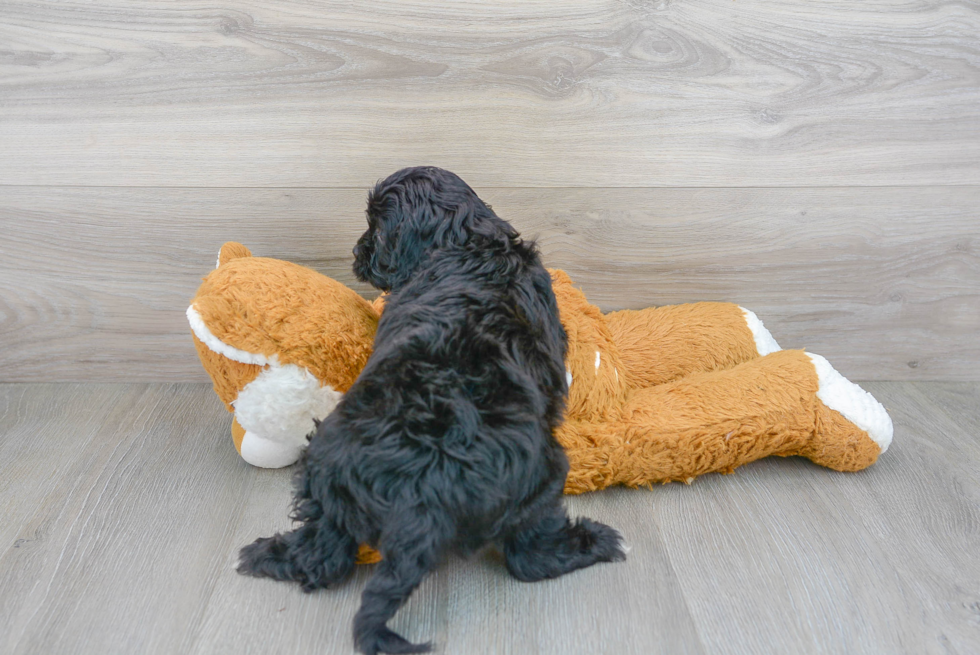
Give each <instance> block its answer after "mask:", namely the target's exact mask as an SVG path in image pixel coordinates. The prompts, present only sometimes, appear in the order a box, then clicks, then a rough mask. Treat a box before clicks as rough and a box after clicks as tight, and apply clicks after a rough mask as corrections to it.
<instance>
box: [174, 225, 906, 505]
mask: <svg viewBox="0 0 980 655" xmlns="http://www.w3.org/2000/svg"><path fill="white" fill-rule="evenodd" d="M552 281H553V287H554V290H555V295H556V297H557V300H558V309H559V312H560V314H561V320H562V324H563V325H564V326H565V330H566V332H567V333H568V356H567V360H566V366H567V369H568V379H569V382H570V384H569V398H568V406H567V410H566V415H565V422H564V424H563V425H562V426H561V427H560V428H559V429H558V431H557V432H556V437H557V438H558V440H559V442H560V443H561V444H562V446H564V448H565V451H566V452H567V454H568V459H569V462H570V464H571V470H570V472H569V474H568V480H567V482H566V486H565V491H566V492H567V493H581V492H584V491H592V490H596V489H601V488H603V487H607V486H609V485H614V484H622V485H627V486H631V487H636V486H640V485H649V484H652V483H654V482H668V481H672V480H678V481H684V482H688V483H689V482H691V481H692V480H693V479H694V478H695V477H697V476H699V475H702V474H704V473H711V472H722V473H730V472H731V471H733V470H734V469H735V468H736V467H738V466H740V465H742V464H746V463H748V462H751V461H754V460H757V459H760V458H762V457H767V456H769V455H781V456H788V455H801V456H803V457H807V458H808V459H810V460H812V461H813V462H815V463H817V464H820V465H822V466H827V467H829V468H832V469H835V470H838V471H856V470H860V469H863V468H865V467H867V466H870V465H871V464H873V463H874V462H875V460H876V459H877V458H878V455H879V454H880V453H882V452H884V451H885V449H887V448H888V444H889V443H890V442H891V438H892V423H891V419H890V418H889V417H888V413H887V412H886V411H885V409H884V408H883V407H882V406H881V405H880V404H879V403H878V402H877V401H876V400H875V399H874V398H873V397H872V396H871V395H870V394H868V393H867V392H865V391H864V390H862V389H861V388H860V387H858V386H857V385H855V384H853V383H852V382H849V381H848V380H846V379H845V378H844V377H842V376H841V375H840V374H839V373H838V372H837V371H836V370H834V368H833V367H832V366H831V365H830V364H829V363H828V362H827V360H826V359H824V358H823V357H820V356H819V355H812V354H808V353H805V352H803V351H802V350H780V349H779V346H778V345H777V344H776V342H775V340H774V339H773V338H772V336H771V335H770V334H769V332H768V331H767V330H766V329H765V327H763V325H762V323H761V321H759V319H758V318H757V317H756V316H755V314H753V313H752V312H750V311H748V310H745V309H742V308H741V307H739V306H737V305H733V304H729V303H694V304H689V305H675V306H668V307H657V308H649V309H643V310H639V311H633V310H624V311H619V312H612V313H610V314H603V313H602V312H600V311H599V309H598V308H596V307H595V306H593V305H591V304H589V302H588V301H587V300H586V298H585V295H584V294H583V293H582V292H581V291H579V290H578V289H576V288H575V287H573V286H572V281H571V279H570V278H569V277H568V275H566V274H565V273H564V272H562V271H557V270H556V271H552ZM382 304H383V298H379V299H378V300H377V301H375V302H374V303H370V302H368V301H367V300H365V299H363V298H362V297H360V296H359V295H358V294H357V293H355V292H354V291H353V290H352V289H350V288H348V287H346V286H344V285H343V284H341V283H339V282H337V281H335V280H332V279H330V278H328V277H325V276H323V275H321V274H319V273H317V272H315V271H312V270H310V269H308V268H304V267H302V266H299V265H296V264H292V263H289V262H284V261H280V260H275V259H267V258H262V257H252V256H251V253H250V252H249V251H248V249H247V248H246V247H245V246H243V245H241V244H238V243H231V242H230V243H226V244H225V245H224V246H223V247H222V249H221V253H220V256H219V265H218V267H217V268H216V270H214V271H212V272H211V273H210V274H209V275H208V276H207V277H205V278H204V283H203V284H202V285H201V287H200V289H199V290H198V292H197V295H196V296H195V297H194V299H193V301H192V302H191V305H190V307H188V309H187V317H188V320H189V321H190V324H191V328H192V331H193V335H194V343H195V345H196V347H197V351H198V354H199V355H200V358H201V363H202V364H203V365H204V368H205V369H206V370H207V372H208V374H209V375H210V376H211V379H212V381H213V383H214V389H215V391H216V392H217V394H218V396H219V397H220V398H221V400H222V401H223V402H224V403H225V405H226V406H227V408H228V410H229V411H231V412H234V415H235V417H234V420H233V421H232V436H233V438H234V441H235V446H236V448H238V450H239V452H240V453H241V455H242V457H243V458H244V459H245V460H246V461H247V462H249V463H252V464H254V465H256V466H264V467H281V466H287V465H289V464H292V463H293V462H295V461H296V460H297V459H298V458H299V457H300V456H301V454H302V452H303V449H304V448H305V446H306V443H307V436H308V435H309V433H310V432H312V430H313V427H314V420H315V419H320V418H323V417H324V416H326V415H327V414H328V413H329V412H330V411H331V410H332V409H333V407H334V406H335V405H336V403H337V401H338V400H339V399H340V397H341V395H342V394H343V393H344V392H345V391H346V390H347V389H348V388H349V387H350V386H351V384H352V383H353V382H354V380H355V379H356V378H357V375H358V374H359V373H360V371H361V368H362V367H363V366H364V364H365V362H366V361H367V358H368V357H369V355H370V354H371V347H372V342H373V339H374V333H375V329H376V326H377V322H378V318H379V316H380V311H381V309H382Z"/></svg>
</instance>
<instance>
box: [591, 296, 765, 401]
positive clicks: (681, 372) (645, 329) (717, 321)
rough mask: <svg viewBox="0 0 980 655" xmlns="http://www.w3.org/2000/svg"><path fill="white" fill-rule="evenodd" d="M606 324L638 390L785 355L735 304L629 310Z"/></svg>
mask: <svg viewBox="0 0 980 655" xmlns="http://www.w3.org/2000/svg"><path fill="white" fill-rule="evenodd" d="M605 318H606V324H607V326H608V327H609V331H610V332H611V333H612V338H613V340H614V341H615V343H616V346H617V348H618V349H619V354H620V357H621V358H622V361H623V364H624V365H625V368H626V378H627V380H628V383H629V385H630V386H631V387H632V388H634V389H643V388H647V387H652V386H656V385H658V384H664V383H667V382H671V381H673V380H677V379H680V378H682V377H684V376H686V375H690V374H691V373H702V372H707V371H716V370H723V369H728V368H732V367H733V366H737V365H738V364H741V363H743V362H746V361H749V360H752V359H755V358H756V357H759V356H761V355H767V354H769V353H772V352H776V351H778V350H780V348H779V344H777V343H776V340H775V339H773V337H772V334H770V333H769V330H767V329H766V328H765V326H764V325H763V324H762V321H760V320H759V318H758V317H757V316H756V315H755V314H754V313H753V312H751V311H749V310H747V309H744V308H742V307H739V306H738V305H735V304H732V303H719V302H699V303H690V304H684V305H668V306H665V307H649V308H647V309H641V310H630V309H627V310H623V311H618V312H612V313H610V314H607V315H606V317H605Z"/></svg>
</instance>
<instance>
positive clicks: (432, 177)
mask: <svg viewBox="0 0 980 655" xmlns="http://www.w3.org/2000/svg"><path fill="white" fill-rule="evenodd" d="M367 215H368V230H367V232H365V233H364V235H363V236H362V237H361V239H360V240H359V241H358V243H357V246H356V247H355V249H354V255H355V263H354V271H355V273H356V274H357V276H358V277H359V278H360V279H361V280H364V281H367V282H370V283H371V284H373V285H374V286H376V287H378V288H380V289H384V290H385V291H390V292H391V295H390V296H389V298H388V300H387V302H386V303H385V309H384V313H383V315H382V317H381V322H380V323H379V325H378V331H377V335H376V337H375V349H374V353H373V354H372V356H371V358H370V360H369V361H368V363H367V366H366V367H365V368H364V370H363V372H362V373H361V375H360V377H359V378H358V379H357V381H356V382H355V383H354V385H353V386H352V387H351V388H350V390H349V391H348V393H347V394H346V395H345V396H344V398H343V400H342V401H341V402H340V404H339V405H338V406H337V408H336V409H335V410H334V412H333V413H332V414H330V416H328V417H327V418H326V419H325V420H324V421H323V423H321V424H320V426H319V428H318V429H317V431H316V434H315V436H314V437H313V439H312V441H311V443H310V447H309V451H308V454H307V457H306V459H305V462H304V464H303V466H302V471H301V472H300V474H299V476H298V484H297V492H296V498H295V511H294V515H293V517H294V519H295V520H297V521H299V522H300V523H301V525H300V526H299V527H298V528H297V529H296V530H294V531H292V532H289V533H286V534H277V535H276V536H274V537H271V538H268V539H259V540H258V541H256V542H255V543H253V544H251V545H250V546H247V547H245V548H243V549H242V553H241V564H240V566H239V571H241V572H242V573H247V574H251V575H258V576H268V577H272V578H276V579H278V580H295V581H297V582H299V583H300V584H302V586H303V589H304V590H306V591H311V590H313V589H317V588H320V587H326V586H329V585H332V584H335V583H337V582H340V581H342V580H343V579H344V578H346V577H347V576H348V575H349V574H350V572H351V570H352V569H353V567H354V558H355V555H356V552H357V544H358V543H360V542H364V543H368V544H371V545H372V546H375V547H377V548H378V549H379V550H380V551H381V554H382V556H383V557H384V559H383V561H382V562H381V563H380V564H378V566H377V569H376V570H375V572H374V575H373V577H372V578H371V580H370V581H369V582H368V584H367V586H366V588H365V590H364V595H363V598H362V604H361V608H360V610H359V611H358V612H357V616H356V617H355V619H354V641H355V645H356V646H357V648H358V649H359V650H361V651H362V652H364V653H368V654H369V655H373V654H374V653H376V652H379V651H382V652H387V653H411V652H424V651H426V650H429V648H430V646H429V644H423V645H415V644H411V643H409V642H408V641H406V640H405V639H403V638H402V637H400V636H399V635H397V634H395V633H394V632H392V631H391V630H389V629H388V628H387V626H386V623H387V621H388V619H390V618H391V617H392V616H393V615H394V613H395V612H396V611H397V609H398V608H399V607H400V606H401V605H402V603H404V602H405V600H406V599H407V598H408V596H409V594H411V592H412V590H414V589H415V587H416V586H418V584H419V583H420V582H421V581H422V579H423V577H424V576H425V575H426V574H427V573H428V572H429V571H431V570H432V569H433V567H435V566H436V565H437V564H438V563H439V562H440V560H441V559H442V558H443V556H444V554H445V553H447V552H448V551H450V550H455V551H457V552H462V553H463V554H468V553H472V552H474V551H476V550H477V549H479V548H481V547H482V546H484V545H486V544H498V545H502V547H503V552H504V557H505V561H506V564H507V568H508V570H509V571H510V572H511V574H513V575H514V576H515V577H516V578H518V579H519V580H524V581H533V580H541V579H543V578H552V577H556V576H559V575H562V574H563V573H568V572H569V571H573V570H575V569H578V568H582V567H585V566H589V565H591V564H594V563H596V562H603V561H613V560H619V559H622V558H623V552H622V549H621V547H620V537H619V534H618V533H617V532H616V531H615V530H613V529H612V528H609V527H607V526H605V525H602V524H599V523H594V522H592V521H589V520H588V519H580V520H578V521H575V522H572V521H570V520H569V518H568V516H567V514H566V512H565V508H564V506H563V504H562V489H563V487H564V484H565V476H566V475H567V473H568V461H567V459H566V457H565V453H564V451H563V450H562V449H561V447H560V445H559V444H558V443H557V441H556V440H555V438H554V436H553V430H554V428H555V427H556V425H557V424H558V423H559V421H560V420H561V415H562V411H563V408H564V402H565V396H566V394H567V391H568V390H567V387H566V382H565V365H564V356H565V349H566V343H567V341H566V337H565V332H564V330H563V329H562V326H561V323H560V322H559V320H558V308H557V305H556V303H555V297H554V294H553V293H552V290H551V279H550V277H549V275H548V272H547V271H546V270H545V269H544V267H543V266H542V265H541V261H540V259H539V257H538V253H537V251H536V249H535V247H534V245H533V244H529V243H526V242H523V241H522V240H521V239H520V238H519V235H518V233H517V232H516V231H515V230H514V229H513V228H512V227H511V226H510V225H509V224H508V223H507V222H505V221H503V220H502V219H500V218H498V217H497V216H496V214H494V213H493V211H492V210H491V209H490V208H489V207H488V206H487V205H486V204H485V203H484V202H483V201H481V200H480V199H479V198H478V197H477V195H476V193H475V192H474V191H473V190H472V189H471V188H470V187H469V186H468V185H467V184H466V183H465V182H463V180H461V179H460V178H459V177H457V176H456V175H453V174H452V173H449V172H448V171H444V170H441V169H438V168H428V167H425V168H410V169H405V170H402V171H399V172H397V173H395V174H394V175H392V176H391V177H389V178H388V179H386V180H384V181H383V182H380V183H379V184H378V185H377V186H376V187H375V189H374V191H373V192H372V193H371V194H370V196H369V199H368V211H367Z"/></svg>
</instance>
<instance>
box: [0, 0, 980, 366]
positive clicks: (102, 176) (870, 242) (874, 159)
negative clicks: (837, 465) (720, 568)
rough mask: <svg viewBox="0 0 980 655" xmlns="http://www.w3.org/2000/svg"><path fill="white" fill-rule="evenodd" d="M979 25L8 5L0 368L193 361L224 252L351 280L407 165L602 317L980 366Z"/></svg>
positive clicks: (616, 4) (375, 2)
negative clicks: (679, 307) (744, 316)
mask: <svg viewBox="0 0 980 655" xmlns="http://www.w3.org/2000/svg"><path fill="white" fill-rule="evenodd" d="M978 35H980V4H978V3H977V2H963V1H950V2H943V1H926V0H904V1H899V2H894V1H891V0H889V1H888V2H885V1H883V0H881V1H872V2H863V3H853V2H844V1H836V0H828V1H824V2H814V1H812V0H780V1H775V0H774V1H772V2H766V1H761V0H738V1H737V2H732V1H731V0H706V1H703V2H683V1H670V0H654V1H652V2H647V1H644V0H546V1H543V2H535V3H525V2H521V1H519V0H503V1H502V0H494V1H493V2H489V1H487V2H477V1H466V2H463V1H458V2H456V1H446V0H442V1H438V2H426V3H419V2H416V1H414V0H366V1H363V2H358V3H350V2H346V1H341V0H314V1H311V2H296V1H294V0H276V1H275V2H271V1H269V0H244V1H242V2H237V3H226V2H224V3H222V2H219V3H202V2H199V1H198V0H168V1H167V2H163V1H162V0H149V1H148V2H141V3H139V4H138V5H134V4H132V3H130V2H124V1H123V0H92V1H91V2H86V3H84V4H82V3H64V2H53V1H47V0H45V1H40V2H20V1H18V0H7V1H5V2H4V3H3V10H2V12H0V381H41V380H78V381H84V380H100V381H193V380H203V379H205V378H204V374H203V371H202V370H201V369H200V365H199V364H198V363H197V360H196V356H195V354H194V351H193V348H192V347H191V342H190V338H189V334H188V330H187V327H186V324H185V320H184V317H183V311H184V308H185V307H186V302H187V300H188V299H189V298H190V296H191V295H192V294H193V292H194V289H195V288H196V286H197V284H198V281H199V279H200V277H201V276H202V275H203V274H205V273H206V272H207V271H208V270H209V269H210V267H211V266H213V261H214V257H215V253H216V251H217V248H218V246H220V244H221V243H222V242H223V241H226V240H240V241H243V242H245V243H246V244H247V245H249V246H250V247H251V248H252V249H253V250H254V251H255V252H256V254H261V255H268V256H275V257H282V258H286V259H290V260H293V261H297V262H300V263H304V264H307V265H311V266H313V267H315V268H317V269H318V270H320V271H322V272H323V273H325V274H327V275H330V276H332V277H335V278H338V279H340V280H342V281H344V282H346V283H353V279H352V276H351V274H350V271H349V267H350V248H351V247H352V245H353V243H354V240H355V239H356V237H357V235H358V234H359V232H360V231H361V230H362V229H363V227H364V223H363V206H364V197H365V191H366V189H367V187H368V186H370V185H371V184H373V182H374V181H375V180H376V179H378V178H380V177H384V176H385V175H387V174H389V173H390V172H393V171H394V170H396V169H397V168H399V167H401V166H405V165H413V164H421V163H426V164H435V165H439V166H443V167H446V168H449V169H451V170H454V171H456V172H457V173H459V174H460V175H462V176H463V177H464V178H465V179H466V180H467V181H469V182H470V183H471V184H472V185H473V186H474V187H476V188H477V189H478V191H479V192H480V193H481V195H482V196H483V197H484V198H485V199H486V200H487V201H489V202H490V203H491V204H493V206H494V208H495V209H496V210H497V211H498V213H500V214H501V215H502V216H503V217H505V218H507V219H509V220H511V221H512V222H513V223H514V224H515V225H516V226H517V227H518V228H519V229H520V230H522V231H523V232H524V233H525V234H527V235H531V236H537V237H538V238H539V240H540V243H541V245H542V248H543V250H544V253H545V256H546V261H547V263H548V264H549V265H552V266H556V267H561V268H565V269H566V270H567V271H569V273H571V274H572V276H573V278H574V279H575V280H576V281H577V282H578V283H579V285H580V286H581V287H582V288H583V289H584V290H585V291H586V293H587V294H588V295H589V297H590V298H591V299H592V300H593V301H594V302H596V303H597V304H598V305H599V306H601V307H602V308H603V309H606V310H609V309H617V308H622V307H634V308H636V307H643V306H647V305H650V304H665V303H675V302H689V301H695V300H730V301H735V302H739V303H741V304H743V305H744V306H747V307H750V308H752V309H754V310H755V311H756V312H757V313H758V314H759V315H760V317H762V318H763V320H764V321H765V322H766V324H767V326H768V327H770V329H771V330H772V331H773V333H774V334H775V336H776V337H777V339H778V340H779V341H780V343H781V344H782V345H783V346H784V347H807V348H808V349H809V350H811V351H813V352H817V353H820V354H823V355H825V356H827V357H828V358H830V359H831V361H832V362H833V363H834V364H835V365H837V367H838V368H839V369H840V370H841V371H842V372H843V373H844V374H845V375H848V376H850V377H855V378H863V379H872V378H875V379H889V378H890V379H950V380H954V379H961V380H969V379H973V380H976V379H980V373H978V372H977V371H980V255H978V249H980V239H978V237H980V37H978ZM356 288H358V289H359V290H360V291H363V292H365V293H370V290H368V289H364V288H363V287H356Z"/></svg>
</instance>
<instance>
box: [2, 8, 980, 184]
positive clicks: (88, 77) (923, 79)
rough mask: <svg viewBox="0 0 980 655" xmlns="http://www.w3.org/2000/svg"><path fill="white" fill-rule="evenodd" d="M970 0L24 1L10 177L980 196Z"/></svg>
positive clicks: (977, 54)
mask: <svg viewBox="0 0 980 655" xmlns="http://www.w3.org/2000/svg"><path fill="white" fill-rule="evenodd" d="M978 33H980V8H978V5H977V4H976V3H975V2H961V1H958V0H935V1H926V0H905V1H903V2H890V1H884V0H878V1H875V2H862V3H859V4H855V3H853V2H845V1H843V0H831V1H827V2H821V3H819V4H818V5H814V3H812V2H803V1H795V2H771V1H768V0H739V2H737V3H734V2H731V0H709V1H705V2H697V3H686V2H669V1H667V0H654V1H647V0H628V1H620V0H601V1H592V0H589V1H584V0H549V2H541V3H522V2H517V1H515V0H510V1H506V2H496V1H495V2H458V1H455V0H441V1H439V2H432V3H424V4H422V5H420V4H419V3H417V2H412V1H411V0H369V1H367V2H358V3H356V4H351V3H349V2H346V0H317V1H315V2H297V1H293V0H277V1H276V2H274V3H273V2H269V1H267V0H248V1H246V2H239V3H235V4H234V5H231V4H228V3H224V4H222V3H218V4H214V3H209V4H206V5H202V4H200V3H197V2H192V1H191V0H178V1H168V2H162V1H161V0H154V1H151V2H142V3H139V5H138V6H136V5H133V4H132V3H127V2H122V1H121V0H98V1H96V2H90V3H84V4H73V5H65V4H64V3H60V2H49V1H45V2H23V1H20V0H12V1H8V2H5V3H4V11H3V16H2V18H0V44H2V45H0V144H2V147H3V151H4V154H5V156H3V157H0V180H2V181H3V183H5V184H46V185H60V184H80V185H161V186H178V185H186V186H235V187H242V186H326V187H344V186H346V187H356V188H361V187H363V186H365V185H367V184H370V183H371V182H373V181H374V180H375V179H377V178H378V177H382V176H384V175H385V174H387V173H388V172H390V171H393V170H395V169H397V168H400V167H402V166H405V165H411V164H419V163H430V164H436V165H440V166H443V167H446V168H449V169H452V170H455V171H456V172H458V173H460V174H462V175H463V176H464V177H465V178H466V179H468V180H469V181H470V182H471V183H472V184H474V185H477V186H483V187H487V186H500V187H511V186H585V187H599V186H617V187H622V186H640V187H647V186H812V185H899V184H901V185H950V184H975V183H976V182H977V179H978V178H980V102H978V100H980V42H978V41H977V39H976V35H977V34H978Z"/></svg>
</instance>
